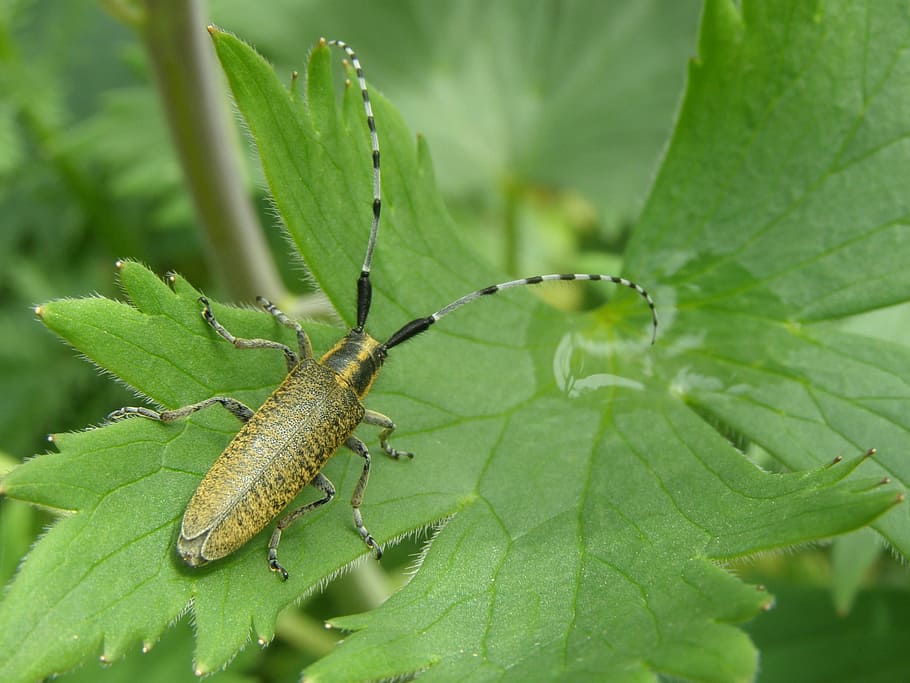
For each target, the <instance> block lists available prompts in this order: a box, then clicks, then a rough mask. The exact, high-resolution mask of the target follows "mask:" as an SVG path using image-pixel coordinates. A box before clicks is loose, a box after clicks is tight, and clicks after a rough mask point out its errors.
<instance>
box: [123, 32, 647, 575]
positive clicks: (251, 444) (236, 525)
mask: <svg viewBox="0 0 910 683" xmlns="http://www.w3.org/2000/svg"><path fill="white" fill-rule="evenodd" d="M325 44H328V45H333V46H336V47H338V48H340V49H342V50H344V52H345V53H346V54H347V56H348V58H349V59H350V60H351V64H352V66H353V68H354V71H355V73H356V76H357V81H358V84H359V86H360V90H361V92H362V94H363V105H364V110H365V112H366V120H367V127H368V129H369V134H370V144H371V148H372V163H373V199H372V223H371V227H370V237H369V241H368V242H367V249H366V255H365V257H364V261H363V266H362V267H361V271H360V276H359V278H358V279H357V324H356V326H355V327H354V328H353V329H352V330H351V331H350V332H348V333H347V335H345V336H344V337H343V338H342V339H341V340H340V341H339V342H338V343H337V344H335V346H333V347H332V348H331V349H329V351H328V352H326V353H325V355H323V356H322V357H321V358H320V359H319V360H316V359H315V358H314V357H313V350H312V346H311V344H310V340H309V337H308V336H307V334H306V332H305V331H304V330H303V328H302V327H301V326H300V324H299V323H298V322H296V321H293V320H291V319H290V318H288V317H287V316H286V315H285V314H284V313H282V312H281V311H280V310H278V309H277V308H276V307H275V306H274V305H273V304H272V303H270V302H269V301H267V300H266V299H264V298H262V297H259V298H258V299H257V301H258V302H259V304H260V305H261V306H262V307H263V308H265V310H266V311H268V312H269V313H271V314H272V315H273V316H275V318H276V319H277V320H278V321H279V322H280V323H281V324H283V325H285V326H287V327H289V328H291V329H293V330H294V331H295V332H296V334H297V345H298V350H297V351H296V352H295V351H294V350H292V349H291V348H289V347H288V346H286V345H284V344H281V343H279V342H276V341H271V340H268V339H243V338H239V337H235V336H234V335H233V334H231V333H230V332H229V331H228V330H227V329H225V328H224V326H223V325H221V323H220V322H218V320H217V319H216V318H215V316H214V314H213V313H212V309H211V306H210V305H209V302H208V300H207V299H205V298H204V297H201V298H200V302H201V303H202V305H203V308H202V317H203V318H204V319H205V321H206V322H207V323H208V325H209V326H210V327H211V328H212V329H213V330H214V331H215V332H216V333H217V334H218V335H219V336H221V337H222V338H223V339H225V340H226V341H228V342H229V343H231V344H233V345H234V347H235V348H238V349H275V350H278V351H281V352H283V353H284V356H285V359H286V362H287V367H288V374H287V376H286V377H285V379H284V381H283V382H282V383H281V384H280V385H279V386H278V388H277V389H275V391H274V392H273V393H272V394H271V395H270V396H269V397H268V398H267V399H266V400H265V402H264V403H263V404H262V405H261V406H260V407H259V409H258V410H256V411H253V410H252V409H250V408H248V407H247V406H245V405H243V404H242V403H240V402H239V401H237V400H235V399H233V398H230V397H227V396H214V397H212V398H208V399H206V400H204V401H200V402H198V403H194V404H192V405H189V406H185V407H183V408H178V409H176V410H164V411H160V412H159V411H155V410H151V409H149V408H144V407H133V406H128V407H124V408H120V409H119V410H115V411H114V412H112V413H111V414H110V415H109V416H108V419H109V420H112V421H115V420H119V419H123V418H128V417H133V416H138V417H144V418H148V419H152V420H158V421H161V422H171V421H173V420H178V419H182V418H185V417H187V416H189V415H192V414H193V413H195V412H197V411H199V410H202V409H204V408H208V407H209V406H212V405H216V404H218V405H221V406H223V407H224V408H225V409H227V410H228V411H229V412H231V413H232V414H233V415H235V416H236V417H237V418H238V419H239V420H240V421H241V422H243V426H242V428H241V429H240V431H239V432H238V433H237V435H236V436H235V437H234V438H233V439H232V440H231V442H230V443H229V444H228V446H227V448H225V450H224V452H223V453H222V454H221V455H220V456H219V457H218V459H217V460H216V461H215V462H214V464H213V465H212V467H211V469H209V471H208V472H207V473H206V474H205V476H204V477H203V478H202V481H201V482H200V483H199V486H198V488H197V489H196V492H195V493H194V494H193V496H192V498H191V499H190V502H189V504H188V505H187V508H186V511H185V513H184V515H183V521H182V523H181V526H180V536H179V538H178V540H177V552H178V554H179V555H180V557H181V558H182V559H183V561H184V562H186V564H188V565H189V566H191V567H198V566H201V565H204V564H206V563H208V562H210V561H212V560H217V559H220V558H223V557H225V556H227V555H230V554H231V553H232V552H234V551H236V550H237V549H239V548H240V547H241V546H243V545H244V544H245V543H246V542H247V541H249V540H250V539H251V538H253V537H254V536H255V535H256V534H258V533H259V532H260V531H262V529H264V528H265V527H266V526H267V525H268V524H269V523H270V522H271V521H272V520H273V519H275V517H277V516H278V514H279V513H280V512H281V511H282V510H284V509H285V507H287V506H288V505H289V504H290V503H291V501H292V500H294V498H296V497H297V494H298V493H299V492H300V490H301V489H302V488H303V487H304V486H307V485H311V486H314V487H315V488H317V489H318V490H319V491H320V492H321V493H322V494H323V497H322V498H320V499H318V500H316V501H314V502H311V503H308V504H306V505H303V506H302V507H298V508H296V509H295V510H293V511H291V512H289V513H287V514H285V515H284V516H283V517H281V518H280V519H279V521H278V524H277V525H276V527H275V530H274V532H273V533H272V535H271V538H270V540H269V545H268V564H269V568H270V569H271V570H273V571H275V572H278V573H279V574H280V575H281V577H282V578H284V579H287V578H288V572H287V570H286V569H285V568H284V567H283V566H282V565H281V564H280V563H279V562H278V544H279V541H280V540H281V533H282V531H283V530H284V529H286V528H287V527H288V526H289V525H290V524H291V523H292V522H294V521H295V520H297V519H299V518H300V517H302V516H303V515H305V514H306V513H307V512H310V511H311V510H314V509H316V508H318V507H320V506H322V505H325V504H326V503H328V502H329V501H330V500H332V498H333V497H334V496H335V487H334V486H333V485H332V482H330V481H329V480H328V478H327V477H326V476H325V475H324V474H322V468H323V466H324V465H325V464H326V462H327V461H328V459H329V458H330V457H332V455H333V454H334V453H335V452H336V451H337V450H338V449H339V448H341V447H342V446H345V447H347V448H348V449H350V450H351V451H353V452H354V453H356V454H357V455H359V456H360V457H361V458H362V459H363V469H362V471H361V473H360V477H359V479H358V481H357V484H356V485H355V487H354V493H353V495H352V497H351V507H352V508H353V513H354V525H355V526H356V528H357V531H358V533H359V534H360V537H361V538H362V539H363V541H364V543H365V544H366V545H367V547H369V548H371V549H372V550H373V552H374V554H375V556H376V558H377V559H378V558H379V557H381V556H382V548H381V546H380V545H379V543H377V542H376V540H375V539H374V538H373V536H372V534H370V532H369V531H368V530H367V528H366V526H365V525H364V522H363V517H362V515H361V512H360V506H361V503H362V501H363V494H364V491H365V489H366V486H367V482H368V480H369V476H370V464H371V459H370V451H369V449H368V448H367V446H366V444H365V443H364V442H363V441H361V440H360V439H359V438H357V437H356V436H355V435H354V430H355V428H356V427H357V426H358V425H360V424H361V423H365V424H369V425H373V426H376V427H379V428H380V430H381V431H380V432H379V443H380V445H381V446H382V449H383V451H384V452H385V453H386V454H387V455H388V456H390V457H392V458H395V459H398V458H401V457H408V458H411V457H413V455H412V454H411V453H409V452H407V451H399V450H397V449H395V448H393V447H392V446H391V445H390V443H389V436H390V435H391V434H392V432H393V431H394V430H395V423H394V422H392V420H391V419H389V418H388V417H386V416H385V415H382V414H381V413H378V412H375V411H373V410H368V409H366V408H364V406H363V404H362V403H361V401H362V400H363V398H364V397H365V396H366V394H367V393H368V392H369V390H370V387H371V386H372V384H373V381H374V380H375V379H376V376H377V374H378V373H379V370H380V368H381V367H382V364H383V362H384V361H385V359H386V356H387V354H388V352H389V350H390V349H392V348H393V347H395V346H398V345H399V344H401V343H402V342H404V341H407V340H408V339H410V338H411V337H414V336H416V335H418V334H420V333H422V332H424V331H426V330H427V329H428V328H429V327H430V326H431V325H433V324H434V323H435V322H437V321H438V320H439V319H440V318H442V317H443V316H446V315H448V314H449V313H451V312H452V311H454V310H456V309H458V308H461V307H462V306H465V305H466V304H469V303H471V302H472V301H474V300H476V299H478V298H480V297H482V296H486V295H490V294H495V293H496V292H499V291H502V290H503V289H509V288H512V287H521V286H524V285H534V284H539V283H541V282H546V281H552V280H605V281H608V282H612V283H614V284H617V285H622V286H624V287H629V288H630V289H633V290H635V291H636V292H637V293H638V294H639V295H641V296H642V297H643V298H644V300H645V301H646V302H647V304H648V307H649V308H650V311H651V318H652V334H651V343H652V344H653V342H654V339H655V338H656V334H657V312H656V309H655V305H654V301H653V300H652V299H651V296H650V295H649V294H648V293H647V292H646V291H645V290H644V289H643V288H642V287H641V286H639V285H637V284H636V283H634V282H632V281H630V280H626V279H625V278H621V277H616V276H614V275H601V274H552V275H535V276H533V277H528V278H522V279H519V280H510V281H507V282H501V283H499V284H495V285H490V286H489V287H484V288H483V289H478V290H476V291H474V292H471V293H469V294H466V295H465V296H463V297H461V298H459V299H456V300H455V301H453V302H451V303H449V304H448V305H446V306H444V307H442V308H441V309H439V310H438V311H436V312H435V313H433V314H432V315H429V316H427V317H424V318H416V319H415V320H412V321H410V322H409V323H407V324H405V325H403V326H402V327H401V328H400V329H399V330H398V331H397V332H395V333H394V334H393V335H392V336H391V337H389V339H388V340H387V341H385V342H384V343H381V342H378V341H377V340H375V339H373V338H372V337H371V336H370V335H369V334H367V333H366V332H365V331H364V327H365V325H366V321H367V316H368V314H369V312H370V302H371V298H372V297H371V292H372V289H371V284H370V268H371V265H372V260H373V251H374V248H375V246H376V236H377V233H378V229H379V216H380V209H381V199H380V197H381V179H380V171H379V166H380V163H379V136H378V134H377V132H376V123H375V120H374V118H373V111H372V107H371V104H370V98H369V94H368V92H367V86H366V81H365V79H364V76H363V69H362V68H361V65H360V61H359V60H358V59H357V55H356V53H355V52H354V50H353V49H351V47H350V46H349V45H347V44H346V43H344V42H343V41H340V40H331V41H325V40H324V39H322V40H320V45H325Z"/></svg>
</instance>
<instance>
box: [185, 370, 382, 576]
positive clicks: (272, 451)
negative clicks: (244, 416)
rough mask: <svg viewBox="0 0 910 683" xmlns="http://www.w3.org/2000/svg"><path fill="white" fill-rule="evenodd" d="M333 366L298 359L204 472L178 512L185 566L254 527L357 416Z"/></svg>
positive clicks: (226, 547) (232, 545)
mask: <svg viewBox="0 0 910 683" xmlns="http://www.w3.org/2000/svg"><path fill="white" fill-rule="evenodd" d="M363 414H364V409H363V406H362V405H361V404H360V402H359V401H358V400H357V397H356V396H355V395H354V394H353V392H351V390H350V389H348V388H347V386H346V385H345V384H344V383H343V382H341V381H340V379H339V377H338V375H336V374H335V373H334V372H333V371H332V370H330V369H328V368H326V367H324V366H322V365H320V364H319V363H318V362H316V361H315V360H312V359H307V360H304V361H302V362H301V363H300V364H299V365H298V366H297V367H296V368H294V370H293V371H292V372H291V373H290V374H289V375H288V376H287V378H286V379H285V381H284V382H282V383H281V385H280V386H279V387H278V388H277V389H276V390H275V391H274V392H273V393H272V395H271V396H269V398H268V399H266V401H265V403H263V404H262V406H261V407H260V408H259V410H257V411H256V413H255V414H254V415H253V417H251V418H250V420H249V421H248V422H247V423H246V424H245V425H244V426H243V428H242V429H241V430H240V431H239V432H238V433H237V436H235V437H234V439H233V440H232V441H231V443H230V444H228V446H227V448H226V449H225V450H224V452H223V453H222V454H221V455H220V456H219V457H218V459H217V460H216V461H215V463H214V464H213V465H212V468H211V469H210V470H209V471H208V473H207V474H206V475H205V477H203V479H202V481H201V482H200V484H199V487H198V488H197V489H196V492H195V493H194V494H193V497H192V499H191V500H190V503H189V505H188V506H187V509H186V512H185V513H184V515H183V523H182V525H181V529H180V539H179V540H178V541H177V551H178V553H179V554H180V556H181V557H182V558H183V560H184V561H185V562H186V563H187V564H189V565H190V566H194V567H195V566H198V565H201V564H205V563H206V562H208V561H210V560H217V559H218V558H221V557H224V556H225V555H228V554H230V553H231V552H233V551H235V550H237V549H238V548H239V547H241V546H242V545H243V544H245V543H246V542H247V541H248V540H250V539H251V538H252V537H253V536H255V535H256V534H258V533H259V532H260V531H261V530H262V529H263V528H265V527H266V526H267V525H268V523H269V522H271V521H272V520H273V519H274V518H275V517H276V516H277V515H278V513H279V512H281V510H283V509H284V508H285V507H286V506H287V505H288V504H289V503H290V502H291V501H292V500H293V499H294V498H295V497H296V496H297V494H298V493H299V492H300V490H301V489H302V488H303V487H304V486H306V485H307V484H309V483H310V482H311V481H312V480H313V478H314V477H315V476H316V474H317V473H318V472H319V471H320V470H321V469H322V467H323V466H324V465H325V463H326V461H327V460H328V459H329V458H330V457H331V456H332V454H334V453H335V451H336V450H338V448H339V447H340V446H341V445H342V444H343V443H344V442H345V441H346V440H347V438H348V437H349V436H350V435H351V433H352V432H353V431H354V429H355V428H356V427H357V425H358V424H360V421H361V419H362V418H363Z"/></svg>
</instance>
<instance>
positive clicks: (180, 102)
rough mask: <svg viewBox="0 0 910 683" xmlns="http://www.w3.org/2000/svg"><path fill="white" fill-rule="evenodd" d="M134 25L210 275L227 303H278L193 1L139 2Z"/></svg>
mask: <svg viewBox="0 0 910 683" xmlns="http://www.w3.org/2000/svg"><path fill="white" fill-rule="evenodd" d="M144 8H145V18H144V21H143V22H140V24H139V30H140V33H141V34H142V36H143V39H144V42H145V46H146V50H147V51H148V55H149V60H150V62H151V64H152V67H153V69H154V72H155V76H156V79H157V82H158V90H159V93H160V97H161V102H162V104H163V107H164V111H165V115H166V117H167V120H168V124H169V126H170V130H171V135H172V138H173V141H174V145H175V147H176V149H177V153H178V155H179V157H180V161H181V164H182V166H183V172H184V174H185V176H186V180H187V183H188V186H189V188H190V192H191V194H192V197H193V202H194V205H195V208H196V216H197V219H198V221H199V224H200V226H202V229H203V230H204V232H205V236H206V238H207V239H206V241H207V245H206V246H207V261H208V265H209V268H210V269H211V272H212V273H214V274H215V277H216V278H217V279H218V280H219V283H220V284H221V285H222V287H223V288H224V290H225V291H226V292H227V293H228V295H229V296H230V297H232V298H236V299H250V298H252V297H253V296H254V295H256V294H264V295H266V296H268V297H269V298H271V299H273V300H282V299H284V298H285V296H286V294H285V291H284V286H283V285H282V283H281V279H280V277H279V275H278V272H277V270H276V268H275V264H274V261H273V260H272V257H271V255H270V254H269V249H268V246H267V244H266V241H265V238H264V236H263V234H262V231H261V229H260V227H259V222H258V220H257V217H256V213H255V211H254V209H253V205H252V203H251V201H250V198H249V196H248V191H247V186H246V183H245V182H244V179H243V177H242V174H241V169H242V163H241V159H240V153H239V145H238V144H237V140H236V137H235V135H236V133H235V131H234V129H233V127H232V125H231V122H230V118H229V115H228V110H227V107H226V106H225V102H226V100H225V97H224V95H223V92H222V90H221V88H220V84H221V82H222V80H221V77H220V72H219V71H218V70H217V69H216V68H215V60H214V56H213V54H212V47H211V43H210V41H209V37H208V34H207V33H206V27H205V20H204V18H203V15H204V12H203V9H202V3H201V1H200V0H144Z"/></svg>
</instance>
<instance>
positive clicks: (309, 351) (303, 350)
mask: <svg viewBox="0 0 910 683" xmlns="http://www.w3.org/2000/svg"><path fill="white" fill-rule="evenodd" d="M256 301H257V302H258V303H259V305H260V306H262V307H263V308H264V309H265V310H267V311H268V312H269V313H271V314H272V315H274V316H275V318H276V319H277V320H278V322H280V323H281V324H282V325H284V326H285V327H290V328H291V329H292V330H294V331H295V332H296V333H297V348H298V349H299V353H300V358H301V359H303V358H312V357H313V346H312V345H311V344H310V338H309V337H308V336H307V333H306V332H304V330H303V328H302V327H301V326H300V323H299V322H297V321H296V320H291V319H290V318H288V317H287V316H286V315H285V314H284V313H282V312H281V311H280V310H278V308H277V307H276V306H275V304H273V303H272V302H271V301H269V300H268V299H266V298H265V297H264V296H257V297H256Z"/></svg>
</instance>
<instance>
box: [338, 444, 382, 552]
mask: <svg viewBox="0 0 910 683" xmlns="http://www.w3.org/2000/svg"><path fill="white" fill-rule="evenodd" d="M344 445H345V446H347V447H348V448H350V449H351V450H352V451H354V452H355V453H356V454H357V455H359V456H360V457H361V458H363V471H362V472H361V473H360V479H358V480H357V485H356V486H355V487H354V495H353V496H351V507H352V508H353V509H354V526H356V527H357V533H359V534H360V538H362V539H363V542H364V543H366V544H367V546H369V547H370V548H372V549H373V554H374V556H375V557H376V559H377V560H378V559H379V558H380V557H382V546H380V545H379V544H378V543H377V542H376V539H374V538H373V535H372V534H371V533H370V532H369V531H367V528H366V527H365V526H364V524H363V517H362V516H361V514H360V504H361V503H362V502H363V492H364V490H365V489H366V487H367V482H368V481H369V480H370V451H369V449H368V448H367V446H366V444H365V443H364V442H363V441H361V440H360V439H358V438H357V437H356V436H350V437H348V440H347V441H345V443H344Z"/></svg>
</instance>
